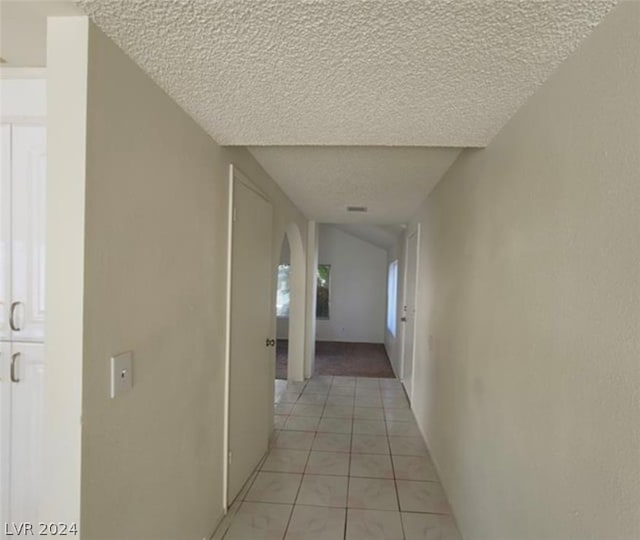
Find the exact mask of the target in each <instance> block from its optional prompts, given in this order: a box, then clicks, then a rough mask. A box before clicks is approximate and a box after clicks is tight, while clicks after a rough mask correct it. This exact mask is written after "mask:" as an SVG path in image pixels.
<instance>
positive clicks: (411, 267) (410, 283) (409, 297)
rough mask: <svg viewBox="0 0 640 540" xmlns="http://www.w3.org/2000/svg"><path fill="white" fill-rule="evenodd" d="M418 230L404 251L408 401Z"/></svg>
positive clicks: (404, 350)
mask: <svg viewBox="0 0 640 540" xmlns="http://www.w3.org/2000/svg"><path fill="white" fill-rule="evenodd" d="M419 241H420V228H419V227H418V228H416V230H414V231H412V232H410V233H409V235H408V236H407V244H406V251H405V261H406V262H405V288H404V301H403V304H404V305H403V308H402V310H403V313H402V318H401V321H402V322H403V324H404V332H403V340H402V370H401V378H402V384H403V386H404V389H405V391H406V392H407V397H408V398H409V401H411V399H412V397H413V396H412V395H413V360H414V356H415V324H416V291H417V287H418V260H419V259H418V249H419Z"/></svg>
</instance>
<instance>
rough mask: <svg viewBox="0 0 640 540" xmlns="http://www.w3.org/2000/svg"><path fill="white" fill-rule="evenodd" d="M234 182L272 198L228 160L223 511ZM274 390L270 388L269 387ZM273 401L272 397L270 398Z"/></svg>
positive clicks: (226, 479)
mask: <svg viewBox="0 0 640 540" xmlns="http://www.w3.org/2000/svg"><path fill="white" fill-rule="evenodd" d="M235 182H239V183H241V184H242V185H243V186H245V187H246V188H248V189H250V190H251V191H253V192H254V193H256V194H257V195H259V196H260V197H262V198H263V199H265V200H266V201H267V202H268V203H269V204H271V205H273V202H272V201H271V199H269V197H268V196H267V195H266V194H265V193H264V192H263V191H262V190H260V189H259V188H258V187H257V186H256V185H255V184H253V183H252V182H251V180H249V178H248V177H247V175H246V174H244V173H243V172H242V170H241V169H240V168H239V167H238V166H237V165H235V164H234V163H230V164H229V176H228V184H227V189H228V199H227V202H228V207H227V264H226V271H227V279H226V284H225V286H226V309H225V338H224V412H223V414H224V423H223V430H224V433H223V470H222V504H223V509H224V513H225V514H226V513H227V512H228V510H229V428H230V425H229V412H230V399H231V392H230V381H231V301H232V298H231V285H232V276H231V271H232V264H233V222H234V204H235V201H234V197H233V192H234V186H235ZM272 392H273V389H272ZM271 401H273V399H272V400H271Z"/></svg>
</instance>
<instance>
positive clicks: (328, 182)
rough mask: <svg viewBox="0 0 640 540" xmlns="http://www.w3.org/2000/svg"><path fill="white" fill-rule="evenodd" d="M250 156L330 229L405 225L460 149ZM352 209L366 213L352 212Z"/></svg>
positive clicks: (285, 151)
mask: <svg viewBox="0 0 640 540" xmlns="http://www.w3.org/2000/svg"><path fill="white" fill-rule="evenodd" d="M249 150H250V151H251V153H252V154H253V155H254V156H255V158H256V159H257V160H258V161H259V162H260V164H261V165H262V166H263V168H264V169H265V170H266V171H267V172H268V173H269V175H270V176H271V177H272V178H274V179H275V180H276V181H277V182H278V184H280V186H281V187H282V189H283V190H284V192H285V193H286V194H287V195H288V196H289V197H290V198H291V200H292V201H293V203H294V204H295V205H296V206H297V207H298V208H299V209H300V210H301V211H302V212H303V213H304V214H305V215H306V216H307V217H308V218H309V219H315V220H317V221H323V222H327V223H378V224H397V223H403V222H405V221H406V220H407V219H408V218H409V217H410V216H411V215H412V214H413V213H414V212H415V211H416V209H417V208H418V206H419V205H420V203H421V202H422V201H423V200H424V199H425V197H426V196H427V195H428V193H429V192H430V191H431V189H433V187H434V186H435V185H436V183H437V182H438V181H439V180H440V178H442V175H443V174H444V173H445V172H446V170H447V169H448V168H449V167H450V166H451V164H452V163H453V162H454V161H455V159H456V158H457V157H458V154H459V153H460V151H461V149H460V148H419V147H380V146H349V147H344V146H339V147H332V146H294V147H292V146H284V147H278V146H252V147H249ZM347 205H355V206H366V207H367V208H368V211H367V213H364V214H362V213H350V212H347V210H346V206H347Z"/></svg>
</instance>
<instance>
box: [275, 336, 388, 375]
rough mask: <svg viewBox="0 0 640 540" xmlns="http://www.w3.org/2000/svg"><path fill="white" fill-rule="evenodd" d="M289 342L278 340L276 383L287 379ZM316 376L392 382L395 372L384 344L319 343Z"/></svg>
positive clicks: (317, 343) (317, 345) (317, 344)
mask: <svg viewBox="0 0 640 540" xmlns="http://www.w3.org/2000/svg"><path fill="white" fill-rule="evenodd" d="M288 346H289V342H288V341H287V340H285V339H279V340H278V341H277V344H276V379H286V378H287V349H288ZM315 375H342V376H348V377H387V378H393V377H395V375H394V374H393V370H392V369H391V363H390V362H389V357H388V356H387V351H386V350H385V348H384V345H383V344H382V343H345V342H338V341H316V370H315Z"/></svg>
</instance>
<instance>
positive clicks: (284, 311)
mask: <svg viewBox="0 0 640 540" xmlns="http://www.w3.org/2000/svg"><path fill="white" fill-rule="evenodd" d="M291 270H292V268H291V246H290V245H289V239H288V237H287V235H286V234H285V236H284V238H283V240H282V247H281V248H280V259H279V261H278V277H277V283H276V379H279V380H286V379H288V377H289V375H288V371H289V320H290V317H289V315H290V312H291Z"/></svg>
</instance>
